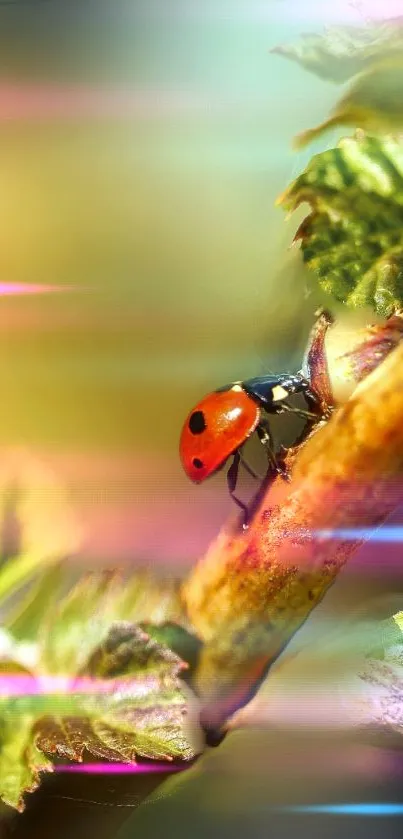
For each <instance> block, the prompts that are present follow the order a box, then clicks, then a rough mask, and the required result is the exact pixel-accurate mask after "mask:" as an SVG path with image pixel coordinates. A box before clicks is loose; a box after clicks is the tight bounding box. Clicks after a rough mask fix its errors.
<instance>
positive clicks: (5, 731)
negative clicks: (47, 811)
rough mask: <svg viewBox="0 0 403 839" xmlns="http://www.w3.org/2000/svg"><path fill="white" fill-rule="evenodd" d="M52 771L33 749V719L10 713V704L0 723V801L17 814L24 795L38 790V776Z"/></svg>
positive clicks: (40, 753)
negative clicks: (16, 811)
mask: <svg viewBox="0 0 403 839" xmlns="http://www.w3.org/2000/svg"><path fill="white" fill-rule="evenodd" d="M52 771H53V767H52V764H51V762H50V761H49V760H48V759H47V758H46V757H45V755H44V754H43V753H42V752H40V751H39V749H38V747H37V746H36V743H35V735H34V732H33V717H32V716H31V715H30V714H29V713H25V714H18V713H13V711H12V707H11V702H10V703H9V707H8V711H7V712H6V713H5V711H4V708H3V709H2V714H1V720H0V798H1V799H2V801H4V803H5V804H8V805H9V806H10V807H14V808H15V809H17V810H19V811H20V812H21V811H22V810H23V809H24V800H23V796H24V793H25V792H33V791H34V790H35V789H36V788H37V787H38V785H39V780H40V774H41V773H42V772H52Z"/></svg>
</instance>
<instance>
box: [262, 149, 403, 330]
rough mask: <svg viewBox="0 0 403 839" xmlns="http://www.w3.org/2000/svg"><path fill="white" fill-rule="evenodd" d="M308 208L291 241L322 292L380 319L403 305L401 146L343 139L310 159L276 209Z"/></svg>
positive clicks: (402, 163)
mask: <svg viewBox="0 0 403 839" xmlns="http://www.w3.org/2000/svg"><path fill="white" fill-rule="evenodd" d="M304 202H306V203H308V204H309V205H310V207H311V212H310V214H309V215H308V216H307V217H306V218H305V219H304V221H303V222H302V224H301V225H300V227H299V229H298V231H297V233H296V235H295V237H294V241H298V240H299V241H300V242H301V249H302V256H303V260H304V262H305V263H306V265H307V266H308V267H309V268H311V269H312V270H313V271H314V272H315V274H316V276H317V278H318V282H319V285H320V286H321V288H322V289H323V290H324V291H326V292H327V293H329V294H331V295H333V297H334V298H335V299H336V300H338V301H340V302H343V303H346V304H347V305H348V306H350V307H352V308H358V307H362V306H372V307H373V309H375V311H376V312H377V313H379V314H380V315H383V316H387V315H390V314H391V313H392V312H393V311H394V310H396V309H399V308H401V307H402V304H403V143H399V142H397V141H395V140H392V139H389V138H384V139H377V138H374V137H370V136H366V135H364V136H359V137H351V138H345V139H343V140H341V141H340V142H339V144H338V146H337V147H336V148H334V149H330V150H329V151H325V152H323V153H322V154H318V155H315V156H314V157H313V158H312V159H311V161H310V163H309V164H308V166H307V168H306V169H305V171H304V172H303V173H302V174H301V175H300V176H299V177H298V178H297V179H296V180H295V181H294V182H293V183H292V184H291V185H290V186H289V187H288V188H287V189H286V191H285V192H284V193H283V195H281V196H280V198H279V199H278V202H277V203H278V204H281V206H282V207H283V208H284V209H285V210H286V211H288V212H290V213H291V212H293V211H294V210H296V209H297V207H299V206H300V204H302V203H304Z"/></svg>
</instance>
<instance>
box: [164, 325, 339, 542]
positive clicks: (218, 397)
mask: <svg viewBox="0 0 403 839" xmlns="http://www.w3.org/2000/svg"><path fill="white" fill-rule="evenodd" d="M331 323H333V318H332V317H331V315H330V314H329V313H328V312H326V311H322V312H320V313H318V319H317V321H316V323H315V325H314V328H313V330H312V332H311V336H310V341H309V344H308V349H307V351H306V353H305V357H304V361H303V365H302V369H301V372H299V373H296V374H294V375H292V374H288V373H280V374H277V375H273V374H270V375H267V376H258V377H257V378H254V379H248V380H247V381H244V382H232V383H231V384H228V385H225V386H224V387H220V388H218V390H216V391H214V392H213V393H211V394H209V395H208V396H205V397H204V399H202V400H201V401H200V402H199V403H198V404H197V405H196V406H195V407H194V408H193V410H192V411H191V412H190V413H189V415H188V417H187V419H186V421H185V424H184V426H183V429H182V434H181V438H180V446H179V450H180V458H181V461H182V465H183V468H184V470H185V472H186V474H187V476H188V477H189V478H190V480H191V481H193V482H194V483H201V482H202V481H204V480H206V478H209V477H210V476H211V475H214V474H215V473H216V472H218V471H219V470H220V469H221V468H222V467H223V466H224V465H225V463H226V462H227V460H228V459H229V458H230V457H231V456H232V463H231V465H230V468H229V470H228V473H227V484H228V489H229V493H230V495H231V497H232V498H233V500H234V501H235V503H236V504H237V505H238V506H239V507H240V508H241V509H242V510H243V513H244V527H246V526H247V521H248V508H247V506H246V505H245V504H244V503H243V502H242V501H240V499H239V498H237V497H236V495H235V490H236V484H237V478H238V471H239V466H240V464H241V463H242V465H243V466H244V468H245V469H246V470H247V472H249V474H250V475H252V476H253V477H254V478H257V477H258V475H256V473H255V472H254V471H253V470H252V469H251V468H250V466H249V465H248V463H247V462H246V461H245V458H244V457H243V453H242V447H243V446H244V444H245V443H246V442H247V440H248V439H249V437H250V436H251V435H252V434H253V433H254V432H256V433H257V435H258V437H259V439H260V442H261V443H262V444H263V446H264V447H265V450H266V453H267V458H268V471H267V475H266V478H265V481H266V479H267V478H274V477H275V475H276V474H278V473H280V474H282V475H283V476H284V477H288V476H287V473H286V471H285V469H284V466H283V465H282V463H281V462H280V460H279V459H278V457H277V456H276V455H275V453H274V448H273V438H272V434H271V430H270V421H269V416H270V415H271V414H281V413H285V412H292V413H295V414H297V415H299V416H302V417H304V418H305V419H306V423H305V425H304V428H303V430H302V432H301V433H300V434H299V435H298V438H297V439H296V440H295V441H294V444H293V446H296V445H298V444H299V443H301V442H302V441H303V440H304V439H306V437H307V435H308V434H309V432H310V431H311V429H312V427H313V426H314V425H315V424H316V423H317V422H319V421H320V420H321V419H323V418H325V417H326V416H328V415H329V413H330V410H331V407H332V404H333V399H332V393H331V387H330V381H329V375H328V370H327V360H326V355H325V335H326V332H327V329H328V327H329V325H330V324H331ZM298 393H300V394H302V395H303V396H304V398H305V401H306V405H307V410H306V411H305V410H301V409H299V408H295V407H293V406H292V405H290V404H289V402H288V401H287V400H288V398H289V396H291V395H293V394H298Z"/></svg>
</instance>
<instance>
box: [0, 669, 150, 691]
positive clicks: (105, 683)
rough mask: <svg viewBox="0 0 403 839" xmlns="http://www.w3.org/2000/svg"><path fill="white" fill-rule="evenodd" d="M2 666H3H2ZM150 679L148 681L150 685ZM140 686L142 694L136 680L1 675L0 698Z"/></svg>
mask: <svg viewBox="0 0 403 839" xmlns="http://www.w3.org/2000/svg"><path fill="white" fill-rule="evenodd" d="M0 666H1V665H0ZM149 683H150V679H148V684H149ZM136 684H138V685H139V692H141V689H142V687H141V681H140V682H139V680H136V679H135V678H130V679H127V678H126V679H91V678H72V677H71V676H49V675H40V676H33V675H30V673H13V674H9V673H3V674H1V673H0V696H49V695H53V694H55V695H59V694H61V695H69V694H70V695H71V694H81V693H82V694H90V695H92V696H93V695H94V694H97V693H110V692H111V691H116V688H117V685H119V686H120V687H124V686H128V685H130V687H132V686H133V687H135V686H136Z"/></svg>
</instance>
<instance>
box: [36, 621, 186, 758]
mask: <svg viewBox="0 0 403 839" xmlns="http://www.w3.org/2000/svg"><path fill="white" fill-rule="evenodd" d="M184 669H186V664H185V663H184V662H183V661H181V660H180V659H179V658H178V656H176V655H175V653H173V652H172V651H171V650H169V649H168V647H166V646H163V645H161V644H159V643H157V642H156V641H153V640H152V639H151V638H150V637H149V636H148V635H146V633H145V632H143V631H142V630H141V629H140V628H139V627H137V626H135V625H133V624H129V623H126V622H121V623H116V624H114V625H113V626H112V627H111V628H110V630H109V632H108V634H107V636H106V638H105V640H104V641H103V643H102V644H100V645H99V647H98V648H96V649H95V650H94V652H93V653H92V655H91V656H90V658H89V660H88V661H87V663H86V666H85V667H84V668H83V669H82V671H81V676H91V677H93V678H99V679H104V680H105V679H110V680H111V682H110V687H109V689H108V691H107V692H105V690H103V691H102V692H101V693H97V692H96V690H95V689H94V692H93V694H85V695H83V696H82V697H81V700H80V697H79V696H78V695H77V696H76V697H75V698H76V701H77V702H78V703H79V702H80V701H81V715H78V718H77V717H76V719H71V718H69V719H65V718H63V717H62V718H57V717H55V716H54V715H52V716H51V717H50V716H47V717H46V719H45V720H43V721H39V722H38V723H37V726H36V732H37V734H38V744H39V745H40V748H42V749H43V750H44V751H47V752H49V753H54V754H57V755H58V756H62V757H63V756H65V757H70V758H74V759H76V760H81V759H82V757H83V754H84V751H85V750H86V751H88V752H90V753H92V754H95V755H97V756H101V757H105V758H107V759H109V760H121V761H129V762H130V761H135V758H136V755H140V756H141V757H147V758H153V759H162V758H163V759H172V758H181V759H182V760H183V759H185V760H188V759H190V758H191V757H194V754H195V752H194V750H193V748H192V747H191V745H190V744H189V742H188V740H187V738H186V736H185V733H184V721H185V720H184V718H185V716H186V712H187V705H188V697H187V696H186V695H185V693H184V688H183V686H182V685H181V683H180V681H179V678H178V676H179V674H180V673H181V672H182V671H183V670H184ZM95 687H96V683H95ZM73 690H74V687H73Z"/></svg>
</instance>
